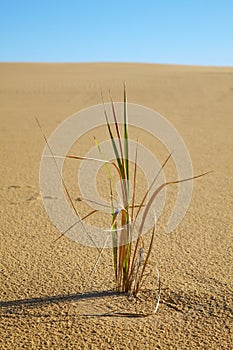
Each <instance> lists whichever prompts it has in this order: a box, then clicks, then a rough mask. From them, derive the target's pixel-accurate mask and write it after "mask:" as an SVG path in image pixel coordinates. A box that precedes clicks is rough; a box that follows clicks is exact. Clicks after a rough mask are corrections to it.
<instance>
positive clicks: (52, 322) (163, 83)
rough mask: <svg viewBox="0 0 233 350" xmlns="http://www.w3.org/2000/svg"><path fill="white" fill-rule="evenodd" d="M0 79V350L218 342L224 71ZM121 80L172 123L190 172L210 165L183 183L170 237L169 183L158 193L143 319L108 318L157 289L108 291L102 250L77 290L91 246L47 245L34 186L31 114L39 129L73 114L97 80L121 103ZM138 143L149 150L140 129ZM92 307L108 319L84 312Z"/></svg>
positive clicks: (226, 232)
mask: <svg viewBox="0 0 233 350" xmlns="http://www.w3.org/2000/svg"><path fill="white" fill-rule="evenodd" d="M0 76H1V79H0V118H1V124H0V143H1V163H0V169H1V182H0V196H1V201H0V212H1V216H0V220H1V222H0V231H1V303H0V306H1V307H0V310H1V349H30V350H32V349H230V348H231V345H232V334H233V330H232V329H233V328H232V327H233V322H232V317H233V310H232V295H233V285H232V258H233V246H232V233H233V225H232V204H233V202H232V198H233V197H232V196H233V187H232V179H233V176H232V174H233V162H232V155H233V141H232V135H233V119H232V118H233V104H232V100H233V68H220V67H219V68H217V67H191V66H190V67H189V66H175V65H174V66H171V65H152V64H151V65H150V64H118V63H111V64H107V63H103V64H102V63H99V64H28V63H27V64H15V63H11V64H10V63H9V64H8V63H1V64H0ZM124 79H126V81H127V89H128V99H129V101H130V102H134V103H137V104H141V105H145V106H147V107H150V108H153V109H155V110H156V111H158V112H160V113H161V114H162V115H164V116H165V117H166V118H167V119H168V120H169V121H170V122H171V123H172V124H173V125H174V126H175V127H176V128H177V130H178V131H179V133H180V134H181V135H182V137H183V139H184V141H185V143H186V145H187V147H188V149H189V152H190V155H191V158H192V162H193V168H194V173H195V174H199V173H202V172H205V171H208V170H214V172H213V173H212V174H209V175H207V176H205V177H203V178H201V179H200V180H197V181H196V182H195V186H194V191H193V196H192V202H191V205H190V208H189V210H188V212H187V214H186V216H185V218H184V220H183V221H182V223H181V224H180V225H179V226H178V228H177V229H176V230H175V232H174V233H173V234H172V235H167V234H165V233H164V230H163V227H164V225H165V224H166V219H167V218H168V216H169V210H171V203H173V202H174V199H175V196H176V189H174V191H175V192H173V191H172V190H171V191H168V196H167V202H168V204H167V207H166V208H165V209H166V210H165V212H164V214H163V215H162V216H161V219H160V222H159V224H158V229H157V236H156V242H155V246H154V250H153V254H152V257H151V266H152V271H153V268H154V266H155V265H156V263H158V262H159V269H160V274H161V302H160V306H159V309H158V312H157V314H156V315H153V316H150V317H145V318H137V317H127V316H124V315H122V317H119V315H118V317H117V315H115V316H114V315H113V314H112V313H113V312H114V311H119V310H121V311H122V312H128V311H130V312H135V310H136V311H137V310H141V311H145V312H146V311H148V310H150V309H151V305H152V304H151V303H152V302H156V296H157V294H156V293H157V289H156V281H155V283H154V284H153V283H152V282H153V279H149V280H148V284H146V283H145V288H144V289H145V290H144V292H142V294H141V296H139V298H138V300H135V301H129V300H128V299H127V298H126V297H125V296H117V295H114V293H111V292H109V290H111V288H112V286H113V284H112V267H111V251H106V252H104V256H103V259H102V260H101V261H100V264H99V267H98V271H96V272H95V274H94V276H93V283H92V286H88V288H87V290H86V293H84V295H81V294H80V292H81V291H82V288H83V285H84V284H85V281H86V280H87V278H88V276H89V274H90V270H91V268H92V266H93V264H94V262H95V260H96V257H97V255H98V253H97V251H96V249H93V248H90V247H84V246H82V245H80V244H78V243H76V242H74V241H71V240H69V239H67V238H62V239H60V240H59V241H57V243H53V242H54V240H55V239H56V238H57V237H58V236H59V231H58V230H57V229H56V227H54V226H53V225H52V223H51V222H50V220H49V218H48V216H47V214H46V211H45V209H44V207H43V203H42V200H41V196H40V189H39V166H40V158H41V154H42V151H43V148H44V140H43V137H42V135H41V132H40V130H39V128H38V126H37V124H36V122H35V117H37V118H39V120H40V122H41V124H42V126H43V129H44V131H45V132H46V134H47V135H48V136H49V135H50V134H51V133H52V131H53V130H54V129H55V128H56V127H57V126H58V125H59V124H60V123H61V122H62V121H63V120H65V119H66V118H67V117H69V116H70V115H72V114H73V113H75V112H77V111H78V110H80V109H83V108H86V107H89V106H92V105H94V104H99V103H100V102H101V101H100V93H99V91H100V87H101V88H102V89H103V91H104V93H105V96H107V91H108V88H110V89H111V93H112V96H113V98H114V100H115V101H121V100H122V85H123V80H124ZM106 99H107V97H106ZM99 135H101V131H100V132H99ZM143 140H144V141H145V144H147V145H150V146H151V148H152V149H153V140H151V142H149V141H148V140H149V139H148V138H147V137H146V136H145V135H144V134H143V132H142V134H141V142H143ZM91 142H92V140H91ZM87 143H88V141H85V140H84V141H83V142H82V143H81V146H80V148H79V151H80V152H81V153H82V152H84V151H85V150H86V147H87ZM158 152H159V155H158V157H160V160H162V159H163V157H164V153H163V151H162V150H161V151H158ZM70 166H71V167H72V166H73V163H72V165H71V164H70ZM170 169H171V171H170V173H169V167H168V174H169V176H170V178H173V179H174V178H176V173H175V174H173V173H172V169H173V168H172V165H171V168H170ZM68 176H69V172H68ZM70 176H71V177H72V176H73V175H72V174H70ZM74 191H75V190H74V189H73V187H72V186H71V193H72V195H73V196H75V195H76V197H77V193H76V194H75V192H74ZM78 204H79V203H78V202H77V205H78ZM93 220H97V221H98V220H99V219H98V217H96V216H95V219H93ZM103 312H108V313H110V315H109V316H92V317H91V316H85V314H88V315H90V314H95V315H98V314H101V313H103Z"/></svg>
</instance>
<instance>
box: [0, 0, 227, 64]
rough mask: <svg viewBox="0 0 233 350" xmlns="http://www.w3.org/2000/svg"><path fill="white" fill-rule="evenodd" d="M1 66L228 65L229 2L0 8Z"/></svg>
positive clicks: (27, 3)
mask: <svg viewBox="0 0 233 350" xmlns="http://www.w3.org/2000/svg"><path fill="white" fill-rule="evenodd" d="M0 61H4V62H5V61H24V62H25V61H26V62H34V61H36V62H98V61H102V62H103V61H104V62H108V61H114V62H119V61H120V62H150V63H176V64H195V65H223V66H224V65H225V66H232V65H233V0H164V1H163V0H134V1H133V0H128V1H127V0H125V1H123V0H114V1H111V0H108V1H105V0H93V1H91V0H67V1H65V0H47V1H46V0H0Z"/></svg>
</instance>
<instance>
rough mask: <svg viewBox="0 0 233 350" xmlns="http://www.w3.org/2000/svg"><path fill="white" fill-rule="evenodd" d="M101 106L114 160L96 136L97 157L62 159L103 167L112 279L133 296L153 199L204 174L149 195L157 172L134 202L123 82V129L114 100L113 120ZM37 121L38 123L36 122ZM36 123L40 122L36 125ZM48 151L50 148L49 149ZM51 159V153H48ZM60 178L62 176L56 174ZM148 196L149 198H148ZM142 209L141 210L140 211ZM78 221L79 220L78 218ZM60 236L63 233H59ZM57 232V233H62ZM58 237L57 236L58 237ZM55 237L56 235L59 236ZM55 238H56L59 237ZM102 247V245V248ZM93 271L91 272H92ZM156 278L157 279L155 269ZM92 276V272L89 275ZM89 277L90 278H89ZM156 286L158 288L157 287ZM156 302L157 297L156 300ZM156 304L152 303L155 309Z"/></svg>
mask: <svg viewBox="0 0 233 350" xmlns="http://www.w3.org/2000/svg"><path fill="white" fill-rule="evenodd" d="M103 107H104V116H105V120H106V126H107V130H108V134H109V137H110V140H111V144H112V147H113V151H114V155H115V160H114V161H106V160H105V158H104V154H103V152H102V150H101V147H100V145H99V143H98V141H97V140H96V139H94V141H95V144H96V147H97V149H98V151H99V155H100V159H90V158H89V159H88V158H86V157H80V156H75V155H68V156H66V158H70V159H80V160H87V161H88V160H91V161H93V160H94V161H101V162H103V164H104V166H105V167H106V170H107V176H108V178H109V184H110V185H109V192H110V198H111V229H110V234H111V237H112V256H113V268H114V280H115V285H116V290H117V291H119V292H123V293H128V294H129V295H133V296H136V295H137V294H138V292H139V291H140V288H141V286H142V282H143V278H144V276H145V271H146V267H147V265H148V262H149V260H150V255H151V252H152V249H153V244H154V238H155V228H156V217H155V220H154V226H153V228H152V230H151V233H150V241H149V245H147V248H145V244H144V238H143V229H144V225H145V221H146V219H147V216H148V213H149V212H150V210H151V209H152V205H153V203H154V200H155V199H156V197H157V196H158V194H159V193H160V192H161V191H162V190H163V189H164V188H165V187H166V186H168V185H172V184H178V183H181V182H185V181H190V180H194V179H197V178H199V177H201V176H203V175H205V174H207V173H204V174H201V175H198V176H194V177H191V178H187V179H179V180H175V181H170V182H165V183H163V184H162V185H160V186H159V187H158V188H157V189H156V190H155V191H154V192H153V193H152V195H151V196H150V197H149V193H150V190H151V188H152V186H153V185H154V183H155V181H156V179H157V177H158V175H159V173H158V174H157V175H156V176H155V178H154V180H153V182H152V183H151V185H150V187H149V188H148V190H147V191H146V193H145V194H144V197H143V198H142V200H141V202H140V203H139V204H138V205H136V203H135V198H136V190H137V188H136V187H137V186H136V182H137V150H136V154H135V161H134V166H133V169H132V170H133V171H132V174H130V167H129V130H128V129H129V125H128V115H127V93H126V84H124V109H123V113H124V119H123V120H124V122H123V128H120V125H119V123H118V121H117V116H116V111H115V107H114V103H113V101H112V99H111V110H112V116H113V120H114V123H110V121H109V116H108V114H107V111H106V108H105V104H104V101H103ZM38 123H39V122H38ZM39 126H40V125H39ZM121 130H123V135H121ZM43 135H44V134H43ZM44 138H45V141H46V143H47V139H46V137H45V136H44ZM51 153H52V150H51ZM52 156H53V157H54V158H55V156H54V155H53V154H52ZM171 156H172V154H169V156H168V157H167V159H166V160H165V162H164V163H163V164H162V166H161V169H160V171H161V170H162V169H163V168H164V167H165V165H166V164H167V162H168V161H169V159H170V158H171ZM113 170H114V171H116V172H117V174H118V177H119V180H120V183H121V196H122V205H121V207H119V208H115V207H114V202H113V188H112V187H113V175H112V171H113ZM60 176H61V178H62V175H61V174H60ZM131 179H132V192H133V193H132V195H131V193H130V186H129V183H130V180H131ZM62 181H63V185H64V187H65V191H66V193H67V196H68V198H69V200H70V202H71V205H72V207H73V209H74V211H75V212H76V214H77V215H78V213H77V210H76V209H75V206H74V204H73V202H72V199H71V198H70V195H69V192H68V190H67V187H66V185H65V183H64V180H63V179H62ZM148 197H149V198H148ZM142 211H143V213H142ZM94 213H96V210H93V211H92V212H90V213H89V214H87V215H86V216H85V217H84V218H82V219H85V218H87V217H88V216H90V215H92V214H94ZM141 213H142V218H141V221H140V223H139V229H138V231H137V236H136V240H135V241H133V237H135V236H134V230H135V223H136V220H137V219H138V218H139V214H141ZM79 220H81V219H79ZM62 235H63V234H62ZM62 235H61V236H62ZM61 236H60V237H61ZM60 237H59V238H60ZM59 238H58V239H59ZM103 249H104V248H103ZM103 249H102V250H99V257H98V259H97V261H96V263H95V266H94V268H96V267H97V264H98V262H99V259H100V257H101V255H102V252H103ZM92 272H93V271H92ZM157 273H158V280H159V272H158V271H157ZM91 275H92V274H91ZM90 278H91V277H90ZM158 286H160V281H158ZM159 288H160V287H159ZM158 301H159V300H158ZM157 307H158V303H157V305H156V309H157Z"/></svg>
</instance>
